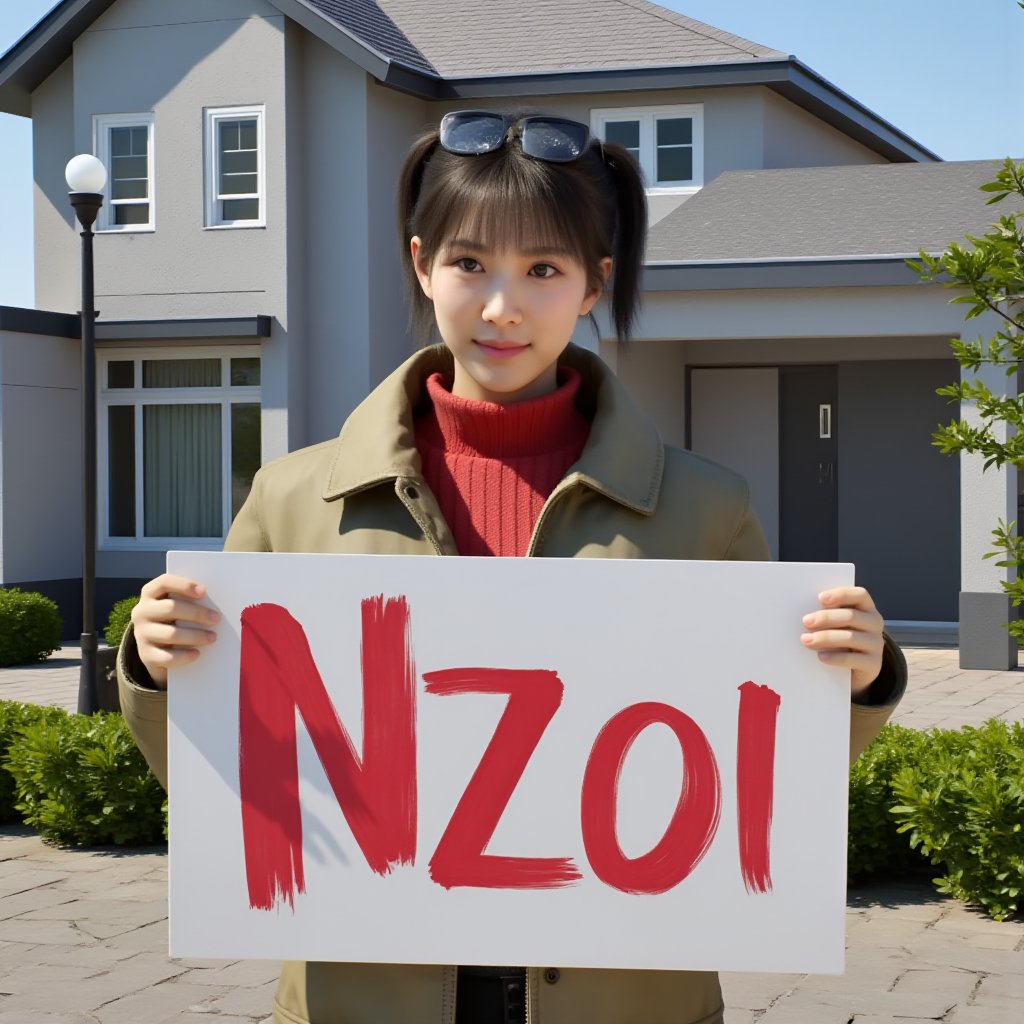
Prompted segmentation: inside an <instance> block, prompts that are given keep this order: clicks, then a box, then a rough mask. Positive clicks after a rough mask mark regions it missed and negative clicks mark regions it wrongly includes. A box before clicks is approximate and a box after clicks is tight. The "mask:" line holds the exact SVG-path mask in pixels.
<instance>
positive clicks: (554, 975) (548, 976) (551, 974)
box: [544, 967, 561, 985]
mask: <svg viewBox="0 0 1024 1024" xmlns="http://www.w3.org/2000/svg"><path fill="white" fill-rule="evenodd" d="M560 977H561V975H560V974H559V972H558V968H557V967H545V968H544V980H545V981H546V982H547V983H548V984H549V985H555V984H557V983H558V979H559V978H560Z"/></svg>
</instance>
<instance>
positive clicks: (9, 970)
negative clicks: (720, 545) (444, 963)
mask: <svg viewBox="0 0 1024 1024" xmlns="http://www.w3.org/2000/svg"><path fill="white" fill-rule="evenodd" d="M77 653H78V652H77V650H76V649H75V648H74V647H73V646H72V645H66V649H65V650H63V651H61V652H58V653H57V654H55V655H54V656H53V657H52V658H51V659H50V660H49V661H48V662H46V663H43V664H41V665H39V666H30V667H27V668H21V669H3V670H0V700H3V699H11V700H24V701H32V702H35V703H39V704H53V705H57V706H61V707H64V708H66V709H67V710H70V711H73V710H74V709H75V707H76V704H77V693H78V661H77V658H76V656H77ZM906 653H907V660H908V663H909V665H910V673H911V680H910V688H909V692H908V694H907V697H906V699H905V701H904V702H903V704H902V705H901V707H900V708H899V709H898V711H897V713H896V715H894V721H897V722H899V723H900V724H902V725H906V726H909V727H912V728H919V729H925V728H931V727H934V726H943V727H951V728H956V727H959V726H961V725H965V724H980V723H981V722H983V721H985V720H986V719H988V718H991V717H996V718H1003V719H1006V720H1016V721H1022V720H1024V671H1022V669H1021V668H1018V669H1017V670H1016V671H1011V672H988V671H965V670H961V669H960V668H959V665H958V652H957V651H956V650H955V649H925V648H910V649H908V650H907V651H906ZM166 914H167V863H166V850H165V849H164V848H159V847H157V848H152V849H148V850H141V851H132V850H130V851H123V850H117V851H111V850H99V851H97V850H60V849H53V848H50V847H47V846H45V845H44V844H43V843H42V842H41V841H40V840H39V838H38V837H37V836H36V835H34V834H33V833H32V832H30V831H29V830H28V829H25V828H23V827H21V826H0V1024H129V1022H130V1024H171V1022H175V1024H178V1022H183V1024H213V1022H216V1024H270V1018H269V1012H270V1000H271V996H272V993H273V988H274V984H275V979H276V976H277V971H278V966H279V965H278V964H276V963H269V962H265V961H231V960H219V961H213V960H171V959H170V958H168V957H167V954H166V950H167V921H166ZM722 984H723V990H724V992H725V998H726V1004H727V1006H728V1012H727V1014H726V1021H727V1024H924V1022H925V1021H931V1022H934V1021H942V1022H943V1024H1011V1022H1012V1024H1020V1022H1021V1021H1022V1020H1024V921H1006V922H1002V923H997V922H994V921H991V920H990V919H989V918H987V917H985V916H984V915H983V914H980V913H978V912H976V911H974V910H972V909H970V908H968V907H964V906H962V905H961V904H958V903H956V902H954V901H952V900H946V899H943V898H942V897H940V896H938V895H937V894H936V893H934V891H932V890H931V889H930V888H929V887H928V886H927V884H925V883H920V884H906V885H891V886H876V887H872V888H858V889H852V890H851V892H850V898H849V902H848V909H847V964H846V971H845V973H844V974H843V975H841V976H822V975H797V974H725V975H723V978H722Z"/></svg>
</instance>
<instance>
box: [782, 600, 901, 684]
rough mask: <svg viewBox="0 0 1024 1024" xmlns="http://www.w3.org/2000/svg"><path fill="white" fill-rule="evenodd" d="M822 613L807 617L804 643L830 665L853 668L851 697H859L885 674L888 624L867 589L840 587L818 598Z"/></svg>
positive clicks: (851, 670) (818, 612)
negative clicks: (884, 644)
mask: <svg viewBox="0 0 1024 1024" xmlns="http://www.w3.org/2000/svg"><path fill="white" fill-rule="evenodd" d="M818 600H819V601H820V602H821V610H819V611H815V612H810V613H808V614H807V615H805V616H804V618H803V624H804V628H805V629H806V630H807V632H806V633H804V634H803V635H802V636H801V637H800V640H801V642H802V643H803V645H804V646H805V647H808V648H810V649H811V650H812V651H817V653H818V658H819V659H820V660H821V661H823V662H825V664H826V665H835V666H836V667H837V668H848V669H850V695H851V697H854V698H856V697H859V696H860V695H861V694H863V693H864V692H865V691H866V690H867V688H868V687H869V686H870V685H871V684H872V683H873V682H874V681H875V680H876V679H877V678H878V673H879V672H881V671H882V648H883V642H882V629H883V627H884V626H885V623H884V622H883V621H882V616H881V615H879V614H878V609H877V608H875V602H874V601H872V600H871V595H870V594H869V593H868V592H867V591H866V590H865V589H864V588H863V587H837V588H836V589H835V590H825V591H823V592H822V593H820V594H819V595H818Z"/></svg>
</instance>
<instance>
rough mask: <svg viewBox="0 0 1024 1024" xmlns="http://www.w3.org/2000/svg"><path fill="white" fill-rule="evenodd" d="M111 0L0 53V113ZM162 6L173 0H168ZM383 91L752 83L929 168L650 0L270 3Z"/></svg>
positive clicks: (806, 80)
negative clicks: (385, 89) (390, 89)
mask: <svg viewBox="0 0 1024 1024" xmlns="http://www.w3.org/2000/svg"><path fill="white" fill-rule="evenodd" d="M114 2H116V0H60V2H59V3H57V4H56V6H55V7H54V8H53V9H52V10H51V11H50V12H49V13H48V14H46V15H45V16H44V17H43V18H42V19H41V20H40V21H39V23H38V24H37V25H35V26H34V27H33V28H32V29H30V30H29V31H28V32H27V33H26V34H25V35H24V37H23V38H22V39H20V40H19V41H18V42H17V43H15V44H14V46H12V47H11V48H10V49H9V50H8V51H7V52H6V53H4V54H0V111H3V112H5V113H10V114H19V115H21V116H24V117H30V116H31V113H32V100H31V97H32V93H33V92H34V91H35V90H36V89H37V88H38V87H39V86H40V85H41V84H42V82H44V81H45V80H46V78H47V77H48V76H49V75H51V74H52V73H53V72H54V71H55V70H56V69H57V68H58V67H60V65H61V64H62V63H63V62H64V61H65V60H67V59H68V57H70V56H71V53H72V49H73V46H74V43H75V40H76V39H77V38H78V37H79V36H80V35H81V34H82V33H83V32H85V31H87V30H88V28H89V26H90V25H91V24H92V23H93V22H94V21H95V20H96V19H97V18H98V17H100V16H101V15H102V14H103V13H104V11H106V10H107V9H108V8H109V7H110V6H111V4H113V3H114ZM167 2H168V3H171V2H172V0H167ZM270 2H271V3H272V4H273V5H274V6H275V7H276V8H277V9H278V10H280V11H281V13H282V14H284V15H285V16H286V17H288V18H290V19H292V20H293V21H295V22H296V23H298V24H299V25H301V26H302V27H303V28H304V29H306V30H307V31H309V32H311V33H313V34H314V35H316V36H317V37H319V38H320V39H322V40H323V41H324V42H325V43H327V44H328V45H329V46H331V47H333V48H334V49H336V50H337V51H338V52H339V53H341V54H343V55H344V56H345V57H347V58H348V59H350V60H352V61H353V62H354V63H355V64H357V65H358V66H359V67H361V68H363V70H365V71H366V72H367V73H368V74H370V75H372V76H374V78H376V79H377V80H378V81H379V82H382V83H383V84H384V85H388V86H391V87H393V88H395V89H399V90H402V91H404V92H408V93H411V94H413V95H415V96H420V97H423V98H424V99H432V100H480V101H481V105H486V104H487V103H489V102H490V101H492V100H494V99H501V98H505V97H520V96H552V95H554V96H557V95H567V94H572V93H603V92H633V91H638V90H640V91H643V90H665V89H686V88H717V87H720V86H734V85H744V86H762V87H766V88H769V89H772V90H774V91H775V92H777V93H778V94H779V95H780V96H783V97H785V98H786V99H787V100H789V101H790V102H792V103H794V104H796V105H798V106H800V107H802V108H804V109H805V110H807V111H809V112H810V113H811V114H813V115H814V116H815V117H818V118H821V119H822V120H823V121H824V122H826V123H827V124H830V125H832V126H833V127H835V128H837V129H838V130H839V131H841V132H843V133H844V134H845V135H847V136H848V137H850V138H852V139H855V140H856V141H858V142H860V143H862V144H863V145H865V146H867V147H868V148H870V149H872V150H874V151H875V152H877V153H879V154H881V155H882V156H883V157H885V159H887V160H897V161H904V160H911V161H918V160H925V161H931V160H937V159H938V157H937V156H936V155H935V154H934V153H933V152H931V151H930V150H928V149H926V148H925V147H924V146H922V145H921V144H920V143H918V142H916V141H915V140H914V139H912V138H910V137H909V136H908V135H907V134H906V133H905V132H903V131H901V130H900V129H899V128H897V127H895V126H894V125H891V124H889V123H888V122H887V121H885V120H884V119H882V118H880V117H879V116H878V115H877V114H875V113H874V112H872V111H871V110H868V109H867V108H866V107H865V106H863V104H861V103H858V102H857V100H855V99H853V98H852V97H850V96H848V95H846V94H845V93H844V92H842V91H841V90H839V89H837V88H836V87H835V86H834V85H832V84H831V83H829V82H827V81H826V80H825V79H823V78H822V77H821V76H820V75H818V74H817V73H816V72H815V71H813V70H812V69H811V68H809V67H807V66H806V65H805V64H802V63H801V62H800V61H799V60H797V59H796V58H795V57H793V56H789V55H787V54H785V53H783V52H781V51H779V50H772V49H769V48H768V47H765V46H761V45H759V44H757V43H752V42H750V41H749V40H746V39H741V38H740V37H739V36H734V35H731V34H730V33H728V32H723V31H721V30H719V29H716V28H713V27H711V26H710V25H704V24H702V23H701V22H698V21H694V20H693V19H692V18H686V17H684V16H683V15H680V14H675V13H674V12H672V11H669V10H666V9H665V8H663V7H658V6H657V5H655V4H652V3H649V2H648V0H270Z"/></svg>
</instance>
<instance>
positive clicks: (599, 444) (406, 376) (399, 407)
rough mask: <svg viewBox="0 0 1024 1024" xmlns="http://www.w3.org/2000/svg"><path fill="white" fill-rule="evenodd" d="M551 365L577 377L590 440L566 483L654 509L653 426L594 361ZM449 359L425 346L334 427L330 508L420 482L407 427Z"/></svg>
mask: <svg viewBox="0 0 1024 1024" xmlns="http://www.w3.org/2000/svg"><path fill="white" fill-rule="evenodd" d="M559 362H561V363H564V364H565V365H567V366H572V367H573V368H574V369H576V370H577V371H578V372H579V374H580V378H581V380H580V390H579V397H578V401H579V405H580V409H581V411H582V412H583V413H584V414H585V415H586V416H588V417H590V418H592V424H591V428H590V437H589V438H588V440H587V444H586V446H585V447H584V449H583V454H582V455H581V456H580V458H579V461H578V462H576V464H575V465H574V466H573V467H572V468H571V470H570V472H569V478H570V479H573V480H575V481H578V482H579V483H582V484H585V485H587V486H588V487H591V488H592V489H593V490H595V491H598V492H599V493H601V494H603V495H605V496H606V497H608V498H611V499H612V500H613V501H617V502H619V503H620V504H622V505H625V506H626V507H627V508H631V509H633V510H635V511H637V512H642V513H645V514H650V513H651V512H653V511H654V508H655V506H656V504H657V501H658V491H659V488H660V486H661V476H662V471H663V468H664V462H665V448H664V445H663V443H662V440H661V437H660V436H659V435H658V431H657V429H656V428H655V427H654V424H653V423H651V421H650V420H649V419H648V418H647V417H646V416H645V415H644V414H643V413H642V412H641V411H640V410H639V409H638V408H637V406H636V404H635V403H634V402H633V399H632V398H631V397H630V396H629V394H628V393H627V392H626V389H625V388H624V387H623V385H622V384H621V383H620V381H619V380H618V378H617V377H616V376H615V375H614V374H613V373H612V372H611V371H610V370H609V369H608V367H607V366H605V364H604V363H603V362H602V361H601V360H600V359H599V358H598V357H597V356H595V355H593V354H592V353H590V352H588V351H586V349H582V348H579V347H577V346H575V345H570V346H569V347H568V348H567V349H566V350H565V352H564V353H563V355H562V358H561V359H560V360H559ZM452 366H453V362H452V356H451V353H450V352H449V351H448V350H447V349H446V348H445V347H444V346H443V345H433V346H431V347H429V348H425V349H422V350H420V351H419V352H417V353H416V354H415V355H414V356H412V357H411V358H410V359H407V360H406V361H405V362H404V363H403V364H402V365H401V366H399V367H398V369H397V370H395V372H394V373H392V374H391V375H390V376H389V377H388V378H387V379H386V380H384V381H383V382H382V383H381V384H380V385H379V386H378V387H377V388H375V389H374V391H373V392H371V394H370V395H369V396H368V397H367V398H366V399H365V400H364V401H363V402H362V403H361V404H360V405H359V406H358V407H357V408H356V409H355V411H354V412H353V413H352V415H351V416H349V418H348V419H347V420H346V422H345V425H344V427H342V430H341V434H340V435H339V437H338V442H337V445H336V447H335V453H334V458H333V459H332V460H331V467H330V471H329V473H328V476H327V481H326V483H325V485H324V490H323V495H322V496H323V499H324V501H334V500H335V499H337V498H343V497H345V496H347V495H350V494H354V493H356V492H357V491H362V490H366V489H367V488H369V487H373V486H375V485H377V484H381V483H385V482H387V481H392V480H396V479H401V478H407V477H414V476H416V477H418V476H419V475H420V457H419V453H418V452H417V450H416V437H415V433H414V429H413V420H414V417H415V413H416V411H417V407H420V406H422V403H423V401H424V400H425V394H426V379H427V377H429V376H430V375H431V374H432V373H435V372H438V371H440V372H442V373H445V374H447V375H449V376H450V375H451V373H452Z"/></svg>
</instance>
